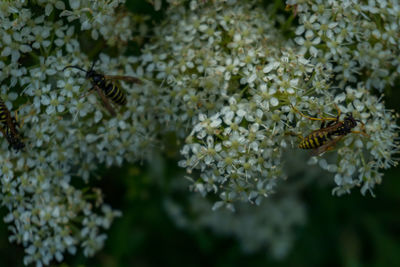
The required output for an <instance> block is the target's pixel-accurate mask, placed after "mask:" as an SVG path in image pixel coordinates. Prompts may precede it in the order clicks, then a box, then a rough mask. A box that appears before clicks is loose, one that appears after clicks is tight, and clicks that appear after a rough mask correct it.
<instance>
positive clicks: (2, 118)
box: [0, 98, 9, 123]
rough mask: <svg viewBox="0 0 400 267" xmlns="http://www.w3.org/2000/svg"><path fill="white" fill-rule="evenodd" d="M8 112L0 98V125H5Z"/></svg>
mask: <svg viewBox="0 0 400 267" xmlns="http://www.w3.org/2000/svg"><path fill="white" fill-rule="evenodd" d="M8 114H9V111H8V109H7V107H6V104H5V103H4V101H3V99H1V98H0V123H7V119H8Z"/></svg>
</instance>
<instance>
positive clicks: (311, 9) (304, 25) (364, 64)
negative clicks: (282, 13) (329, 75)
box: [287, 0, 400, 91]
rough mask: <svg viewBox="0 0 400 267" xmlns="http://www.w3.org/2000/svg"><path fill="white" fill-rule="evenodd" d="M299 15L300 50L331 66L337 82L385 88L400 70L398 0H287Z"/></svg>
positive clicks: (297, 32)
mask: <svg viewBox="0 0 400 267" xmlns="http://www.w3.org/2000/svg"><path fill="white" fill-rule="evenodd" d="M287 4H290V5H292V6H293V9H294V11H293V12H295V13H296V14H297V16H298V19H299V26H298V27H297V29H296V30H295V33H296V35H297V37H296V38H295V41H296V43H297V44H298V45H299V46H300V51H299V52H300V53H302V54H306V55H309V56H310V57H313V59H312V61H313V62H323V63H326V64H328V65H330V67H331V68H332V71H333V73H334V74H335V75H334V78H335V80H336V81H337V85H338V86H340V87H341V88H345V87H346V86H347V84H348V83H357V82H360V81H363V82H364V83H365V86H366V87H367V88H368V89H370V88H377V89H379V90H381V91H382V90H383V89H384V88H385V87H386V86H388V85H390V86H393V85H394V83H395V81H396V79H398V78H399V74H400V46H399V32H400V3H399V2H398V1H397V0H369V1H347V0H333V1H317V0H311V1H299V0H288V1H287Z"/></svg>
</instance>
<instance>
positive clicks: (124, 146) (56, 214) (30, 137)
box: [0, 0, 400, 266]
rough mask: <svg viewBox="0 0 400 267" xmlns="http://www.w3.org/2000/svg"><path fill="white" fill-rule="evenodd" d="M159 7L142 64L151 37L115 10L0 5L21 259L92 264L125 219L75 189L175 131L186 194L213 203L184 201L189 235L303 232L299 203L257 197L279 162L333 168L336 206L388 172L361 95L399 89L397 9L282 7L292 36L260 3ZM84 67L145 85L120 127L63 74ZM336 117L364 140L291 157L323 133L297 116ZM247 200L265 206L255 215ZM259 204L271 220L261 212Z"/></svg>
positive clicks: (280, 174) (387, 148) (379, 109)
mask: <svg viewBox="0 0 400 267" xmlns="http://www.w3.org/2000/svg"><path fill="white" fill-rule="evenodd" d="M153 2H154V4H155V5H156V8H159V7H160V6H161V1H157V0H155V1H153ZM167 2H168V3H169V5H170V8H169V9H168V11H167V12H166V19H165V21H164V22H162V23H161V24H160V25H158V26H156V27H155V28H154V29H153V32H152V34H153V38H152V39H151V41H150V42H149V43H148V44H146V45H145V46H144V48H143V49H142V51H141V55H140V56H127V55H126V54H124V53H125V52H126V48H127V45H128V41H131V40H132V39H133V38H134V37H138V36H136V35H139V37H140V38H144V35H145V34H146V33H147V30H146V26H143V23H142V24H140V23H141V22H142V21H143V20H140V19H139V20H137V19H136V18H135V17H134V16H133V15H132V14H130V13H129V12H128V11H126V10H125V9H124V8H123V6H122V4H123V3H124V1H122V0H112V1H105V0H101V1H80V0H69V1H57V0H48V1H46V0H37V1H24V0H21V1H2V2H0V20H1V24H0V93H1V98H2V99H3V100H4V102H5V105H6V106H7V108H8V109H9V110H10V111H12V114H13V116H14V111H16V113H17V115H18V120H19V122H20V131H21V138H22V140H23V141H24V143H26V149H25V150H23V151H19V152H17V151H14V150H12V149H9V144H8V142H7V140H6V138H4V137H2V138H1V140H0V150H1V153H0V162H1V165H0V182H1V194H0V203H1V205H2V206H3V207H4V208H6V209H7V210H8V214H7V216H6V217H5V218H4V220H5V222H6V223H8V224H9V229H10V238H9V239H10V241H11V242H16V243H18V244H21V245H23V246H24V248H25V252H26V256H25V258H24V263H25V264H30V263H36V265H37V266H41V265H43V264H44V265H48V264H50V263H51V261H53V260H57V261H62V260H63V258H64V255H65V254H66V253H71V254H74V253H76V251H77V250H78V249H82V251H83V253H84V255H85V256H92V255H93V254H94V253H96V251H98V250H99V249H100V248H101V247H102V246H103V244H104V242H105V239H106V234H105V233H104V229H107V228H108V227H109V226H110V225H111V223H112V221H113V219H114V218H115V217H117V216H120V212H119V211H117V210H113V209H112V208H111V207H109V206H108V205H107V204H104V203H103V202H102V196H101V192H100V191H99V190H98V189H93V190H84V189H81V188H78V187H75V186H74V185H73V183H72V182H73V181H74V180H79V179H81V180H83V181H84V182H88V180H89V178H90V176H91V174H92V173H93V172H94V171H95V170H96V169H97V168H98V165H99V164H104V165H105V166H112V165H117V166H120V165H122V163H123V162H135V161H138V160H146V159H147V158H149V155H150V153H151V152H152V150H153V149H155V148H158V147H161V139H162V137H163V135H164V134H168V133H170V132H174V133H175V134H176V136H178V138H180V139H181V140H185V142H186V143H185V145H183V146H182V147H180V151H181V157H182V158H181V160H180V162H179V165H180V166H181V167H183V168H185V169H186V170H187V172H188V175H187V178H188V179H190V180H192V181H193V182H192V185H191V188H192V189H193V190H195V191H198V192H200V193H201V194H202V196H206V195H209V194H217V195H218V196H219V199H218V200H217V201H216V202H215V203H211V202H209V201H208V200H204V202H203V201H197V200H196V201H194V204H193V203H192V205H193V207H196V206H195V205H196V203H197V204H198V203H200V204H201V203H204V205H203V206H202V207H200V206H201V205H199V206H197V208H196V209H194V210H195V211H196V212H197V213H198V214H199V216H201V215H202V214H203V216H204V217H203V218H204V220H203V221H202V220H199V225H208V226H211V227H212V228H213V229H215V230H216V231H220V230H223V229H224V228H225V230H227V231H228V232H229V233H234V234H235V235H236V236H238V238H239V239H240V240H242V241H243V242H244V243H247V242H248V241H249V240H250V239H251V237H254V236H259V235H258V233H257V230H259V229H260V228H259V226H260V225H263V224H264V222H265V221H268V223H267V224H268V225H270V227H271V228H273V227H275V226H276V225H277V224H278V223H277V222H278V221H277V219H276V218H280V217H282V216H283V215H282V214H284V213H285V212H287V213H292V211H293V210H298V211H299V212H298V213H293V215H292V217H291V218H290V220H289V219H288V221H287V224H286V225H279V227H282V229H283V231H286V230H288V229H291V228H292V225H298V224H300V223H301V222H303V211H302V205H301V204H299V203H298V202H297V200H296V196H295V194H291V195H289V194H288V195H284V196H282V197H276V199H277V200H276V201H275V200H270V201H269V198H267V197H269V196H271V195H273V194H275V193H276V192H279V189H281V188H284V187H285V183H286V182H287V181H286V179H288V178H289V179H290V177H293V176H291V174H290V171H291V170H290V168H287V167H285V166H287V165H285V164H287V162H288V161H293V162H296V164H297V165H301V166H306V165H305V164H306V162H308V163H309V164H317V163H318V165H319V166H320V167H321V168H322V169H323V170H326V171H328V172H331V173H332V174H333V175H332V180H333V181H334V182H335V183H336V187H335V188H334V189H333V192H334V193H335V194H337V195H340V194H343V193H348V192H350V190H351V189H352V188H353V187H356V186H357V187H358V186H359V187H360V190H361V192H362V193H363V194H365V193H366V192H371V193H372V189H373V188H374V186H375V185H376V184H379V183H380V182H381V181H382V172H381V169H386V168H389V167H390V166H391V165H394V164H396V159H395V157H394V154H395V153H397V151H398V143H397V141H396V140H397V139H398V126H397V125H396V124H395V118H394V114H393V112H392V111H390V110H387V109H386V108H385V105H384V102H383V101H382V100H381V98H380V97H379V96H378V97H377V96H375V95H374V94H373V92H372V91H370V89H371V88H378V89H380V90H384V89H385V88H386V87H387V86H389V85H393V84H394V82H395V80H396V79H397V78H398V74H399V68H400V67H399V65H400V64H399V58H398V55H399V51H398V50H399V47H398V44H399V40H398V38H399V35H398V31H397V29H398V23H399V18H398V16H399V14H400V13H399V12H398V10H399V7H398V4H397V3H396V2H395V1H377V2H376V3H375V1H368V4H360V3H358V1H335V0H333V1H326V3H325V2H321V1H296V0H289V1H287V3H288V4H289V5H292V6H294V7H295V8H294V9H295V10H296V11H295V13H296V14H295V16H297V17H298V18H299V25H298V26H297V28H293V29H292V30H293V32H294V33H295V35H296V36H295V37H294V38H293V39H288V37H286V36H284V35H283V33H282V32H281V31H280V29H279V28H278V27H277V26H276V21H275V18H276V16H281V15H277V14H274V13H272V12H273V11H266V9H265V6H263V5H262V4H261V3H260V2H259V1H256V0H254V1H253V0H251V1H234V0H228V1H222V0H221V1H205V0H200V1H190V2H189V5H186V2H185V1H182V0H169V1H167ZM37 10H44V13H43V12H40V14H39V12H38V11H37ZM377 14H384V15H383V16H380V17H379V19H378V16H377ZM88 43H89V45H88ZM105 47H108V48H112V49H113V50H112V53H111V52H110V53H106V52H107V51H103V48H105ZM85 51H86V52H85ZM94 59H97V60H95V61H94V63H95V64H94V65H93V67H94V70H96V71H98V72H99V73H105V74H108V75H130V76H134V77H138V78H140V81H141V83H140V84H137V83H136V84H135V83H130V82H124V81H120V82H119V83H118V86H119V87H120V88H121V89H122V90H124V92H126V97H127V102H128V104H127V105H126V106H123V107H117V106H116V107H115V109H116V111H117V112H116V113H117V115H116V116H115V117H112V116H110V113H109V111H108V110H107V109H106V108H105V107H104V106H103V104H102V102H101V99H100V98H99V96H98V95H97V93H96V92H94V93H93V92H92V93H90V92H89V91H88V89H90V87H91V84H90V81H88V79H86V78H85V74H86V73H85V72H84V71H82V70H78V69H76V68H68V69H65V67H66V66H79V68H82V69H84V70H88V69H89V68H90V67H91V66H92V63H93V60H94ZM336 106H338V107H339V108H340V110H341V111H342V113H343V115H342V117H341V118H340V119H341V120H342V119H343V116H344V114H345V113H351V114H352V115H353V116H354V118H356V119H357V120H359V121H360V122H362V123H359V125H358V127H357V128H356V129H355V130H358V131H363V132H364V131H365V133H366V134H365V135H362V134H356V133H354V134H349V135H347V136H346V137H345V138H343V140H342V141H341V142H339V143H338V144H336V146H335V149H334V151H332V152H327V153H325V154H324V155H321V156H318V157H310V156H308V154H301V153H297V152H295V151H296V150H297V148H296V145H297V143H298V140H297V139H296V138H295V137H293V136H291V134H292V133H295V134H298V133H299V134H301V135H303V136H305V135H307V134H308V133H310V132H311V131H312V130H316V129H319V127H320V126H321V124H320V122H319V121H312V120H309V119H308V118H306V117H304V116H302V115H300V114H299V111H301V112H303V113H306V114H308V115H309V116H313V117H320V116H321V115H323V116H329V117H336V116H337V112H338V110H337V109H336ZM297 110H298V111H297ZM363 125H365V127H364V126H363ZM160 137H161V138H160ZM288 155H289V156H288ZM304 158H305V160H304ZM316 168H317V166H315V168H314V167H313V168H307V169H305V170H304V172H306V173H307V174H310V173H312V172H314V171H315V169H316ZM93 196H95V197H93ZM196 197H198V196H196ZM274 197H275V196H274ZM194 198H195V197H194ZM239 201H243V202H244V203H240V204H239V203H237V202H239ZM250 204H257V205H260V207H252V208H254V209H253V211H249V210H247V206H250ZM246 205H247V206H246ZM222 206H225V207H227V208H228V209H230V210H237V211H238V212H239V213H243V214H244V215H245V217H249V218H252V219H253V221H252V223H253V224H254V225H257V227H254V231H253V232H252V231H251V230H252V227H249V226H246V227H247V229H248V232H240V231H239V229H243V227H242V225H245V224H246V223H248V221H238V224H237V225H236V226H234V227H227V226H226V225H227V224H228V222H227V220H225V221H224V223H221V224H219V223H215V220H216V219H215V218H220V217H218V216H222V217H225V218H231V217H229V215H226V214H224V211H222V212H221V213H214V214H213V215H209V214H207V212H206V211H205V210H211V207H213V208H212V209H213V210H217V209H218V208H220V207H222ZM263 207H266V208H265V209H266V210H268V211H270V212H271V214H275V215H270V214H269V213H266V212H265V213H262V214H261V213H260V212H259V210H260V209H263ZM258 213H260V216H259V217H257V216H256V215H254V214H258ZM233 217H234V215H232V220H233ZM275 219H276V220H275ZM259 238H260V239H259V241H258V242H254V243H251V242H249V246H250V247H249V248H248V250H252V248H251V244H255V245H254V247H259V245H258V244H262V245H264V244H270V245H271V247H272V250H273V251H274V253H275V254H276V255H277V256H279V255H282V254H284V253H285V251H286V248H287V247H288V246H290V241H288V240H291V239H292V238H291V234H290V232H288V235H287V236H278V235H277V236H275V235H274V234H273V233H270V234H268V235H261V236H259ZM281 240H284V241H282V242H280V241H281Z"/></svg>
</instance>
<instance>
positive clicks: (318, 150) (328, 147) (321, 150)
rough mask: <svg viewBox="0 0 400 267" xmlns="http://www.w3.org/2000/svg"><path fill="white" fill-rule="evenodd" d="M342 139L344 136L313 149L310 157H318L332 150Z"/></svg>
mask: <svg viewBox="0 0 400 267" xmlns="http://www.w3.org/2000/svg"><path fill="white" fill-rule="evenodd" d="M343 137H344V135H341V136H338V137H336V138H334V139H332V140H330V141H328V142H327V143H325V144H323V145H322V146H320V147H317V148H316V149H314V150H313V151H312V152H311V155H312V156H318V155H320V154H321V153H324V152H326V151H329V150H332V149H333V147H334V146H335V145H336V143H337V142H339V141H340V140H342V138H343Z"/></svg>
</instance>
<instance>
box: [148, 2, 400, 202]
mask: <svg viewBox="0 0 400 267" xmlns="http://www.w3.org/2000/svg"><path fill="white" fill-rule="evenodd" d="M171 25H173V27H171ZM273 25H274V23H273V21H271V19H270V18H269V16H268V13H266V12H265V9H263V8H261V5H259V4H258V2H257V1H246V2H245V3H240V5H239V4H237V3H236V4H229V3H221V2H218V4H215V3H209V4H205V5H203V7H201V8H198V9H196V10H195V12H194V11H189V10H187V9H184V8H182V7H176V8H174V9H173V11H172V12H171V13H170V14H169V18H168V20H167V21H166V22H165V24H164V25H163V26H161V27H160V28H158V29H156V38H157V36H158V39H156V41H155V42H154V43H153V44H152V45H151V46H148V47H147V48H146V49H145V50H144V55H143V57H142V60H141V64H142V66H141V67H140V69H142V70H143V72H144V76H145V77H147V78H149V79H155V80H158V81H159V84H160V85H159V88H160V90H159V94H161V100H160V101H161V102H160V104H159V108H160V112H159V113H160V115H159V119H160V122H161V123H162V124H165V125H168V126H169V127H168V129H169V130H173V131H177V132H179V131H181V132H183V134H184V133H185V132H187V129H192V132H191V134H190V135H189V137H187V139H186V140H187V144H186V145H185V146H184V147H183V149H182V151H181V153H182V155H183V156H184V157H185V159H184V160H182V161H181V162H180V166H182V167H185V168H187V170H188V172H189V173H192V174H191V176H192V177H199V178H198V179H196V181H195V182H194V186H193V188H194V189H195V190H197V191H199V192H201V193H202V194H203V195H206V194H207V193H208V192H214V193H217V194H218V195H219V196H220V198H221V201H219V202H217V203H216V204H215V205H216V206H215V207H219V206H221V205H224V204H225V205H227V207H228V208H233V205H232V203H233V202H234V201H235V200H238V199H240V200H244V201H250V202H255V203H260V201H261V199H262V198H263V197H265V196H268V195H269V194H270V193H272V192H273V191H274V187H275V185H276V183H277V180H278V179H284V178H285V177H286V174H285V170H284V169H283V162H284V161H285V158H282V152H283V151H284V150H288V149H292V150H293V149H294V148H293V147H292V146H289V145H288V144H289V143H290V142H292V143H293V141H294V139H293V138H291V137H289V136H288V132H293V131H295V132H299V133H301V134H302V135H303V136H306V135H307V134H308V133H310V132H311V131H312V130H316V129H319V128H320V127H321V123H320V122H316V121H312V120H309V119H307V118H305V117H304V116H301V115H300V114H299V112H297V111H296V110H295V108H296V109H297V110H301V111H303V112H305V113H308V114H310V115H312V116H314V117H318V116H320V115H321V114H323V115H324V116H325V117H326V116H328V114H330V115H329V117H336V115H337V111H336V110H335V104H338V105H339V107H340V109H341V110H342V112H343V114H344V113H352V115H353V116H354V118H355V119H357V120H359V121H361V122H362V123H359V126H358V127H357V128H356V129H355V130H358V131H362V132H363V131H366V134H365V135H361V134H350V135H348V136H346V137H345V138H344V139H343V140H344V141H342V142H339V143H338V144H337V145H336V146H335V147H334V148H335V149H336V150H337V152H336V154H337V158H336V159H334V160H335V163H327V161H326V160H325V159H322V160H321V162H320V166H321V167H322V168H323V169H326V170H328V171H330V172H333V173H335V182H336V184H337V187H336V188H335V189H334V192H335V193H336V194H341V193H343V192H349V190H350V189H351V188H352V187H354V186H361V191H362V193H365V192H366V191H368V190H371V189H372V188H373V186H374V185H375V184H376V183H380V181H381V175H382V174H381V173H380V172H379V169H380V168H388V167H389V166H390V165H392V164H394V163H395V162H394V161H393V159H392V157H393V154H394V153H396V152H397V150H398V147H397V143H396V142H395V139H396V138H397V137H398V133H397V129H398V128H397V126H396V125H395V122H394V118H393V114H392V112H390V111H388V110H386V109H385V107H384V104H383V103H382V102H380V101H378V99H377V98H376V97H374V96H372V95H370V94H369V92H368V91H367V90H366V89H364V88H365V86H364V85H363V83H361V82H360V83H358V84H357V85H356V86H353V87H355V88H353V87H352V84H351V83H350V81H349V83H347V85H346V87H344V88H343V86H339V85H338V84H336V83H335V82H334V81H332V77H333V78H335V77H336V75H337V73H336V72H335V71H334V69H333V67H332V66H333V64H331V63H330V64H326V63H325V62H319V61H315V60H313V59H312V58H311V59H307V58H304V46H298V45H297V44H296V43H294V42H291V41H290V40H286V39H285V38H283V37H282V36H281V35H280V34H279V32H278V31H277V30H276V29H275V28H274V26H273ZM330 60H331V59H330ZM337 63H338V66H340V64H341V63H340V61H339V62H337ZM342 88H343V89H342ZM170 103H174V105H172V106H171V104H170ZM343 117H344V115H343V116H342V117H340V120H343ZM363 124H364V125H365V127H362V125H363ZM361 128H365V129H361ZM367 136H368V137H367ZM286 160H290V159H286ZM313 162H314V163H316V162H318V158H313V159H312V160H311V163H313ZM194 170H197V171H198V172H197V171H196V173H193V171H194Z"/></svg>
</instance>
